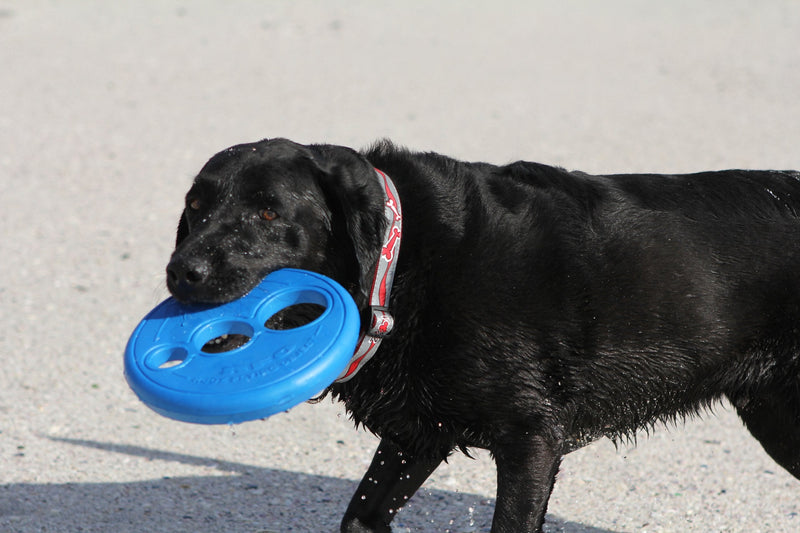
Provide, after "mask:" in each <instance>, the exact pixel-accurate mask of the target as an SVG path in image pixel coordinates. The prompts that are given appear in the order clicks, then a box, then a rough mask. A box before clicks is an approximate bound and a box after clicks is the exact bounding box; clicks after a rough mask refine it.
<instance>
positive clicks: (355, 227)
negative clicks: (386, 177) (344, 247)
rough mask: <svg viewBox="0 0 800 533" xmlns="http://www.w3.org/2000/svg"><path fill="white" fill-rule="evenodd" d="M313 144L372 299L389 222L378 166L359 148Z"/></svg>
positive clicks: (365, 289)
mask: <svg viewBox="0 0 800 533" xmlns="http://www.w3.org/2000/svg"><path fill="white" fill-rule="evenodd" d="M309 148H311V152H312V154H313V160H314V163H315V165H316V166H317V168H318V169H319V170H320V176H319V183H320V186H321V187H322V190H323V191H324V193H325V195H326V197H327V199H328V202H329V204H330V206H331V209H332V210H333V212H334V213H333V214H334V219H336V218H338V219H339V220H340V221H342V222H343V223H344V227H345V229H346V233H347V236H348V239H349V241H350V244H351V245H352V248H353V253H354V254H355V259H356V262H357V263H358V284H359V291H360V293H361V295H362V296H363V297H365V298H366V299H368V298H369V293H370V290H371V289H372V282H373V278H374V276H375V265H376V264H377V262H378V257H379V256H380V253H381V247H382V246H383V234H384V231H385V229H386V225H387V224H388V222H387V221H386V218H385V216H384V193H383V189H382V186H381V184H380V182H379V181H378V177H377V174H376V172H375V169H374V168H373V167H372V165H371V164H370V163H369V162H368V161H367V160H366V159H365V158H364V157H362V156H361V155H360V154H359V153H358V152H356V151H354V150H351V149H350V148H345V147H341V146H330V145H316V146H311V147H309ZM334 222H335V220H334Z"/></svg>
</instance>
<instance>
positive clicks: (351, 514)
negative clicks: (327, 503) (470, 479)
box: [341, 439, 444, 533]
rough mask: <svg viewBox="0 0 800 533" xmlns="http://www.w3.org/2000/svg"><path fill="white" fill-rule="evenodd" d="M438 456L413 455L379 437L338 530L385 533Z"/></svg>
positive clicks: (434, 468) (439, 461) (426, 477)
mask: <svg viewBox="0 0 800 533" xmlns="http://www.w3.org/2000/svg"><path fill="white" fill-rule="evenodd" d="M443 459H444V457H442V458H441V459H438V460H437V459H417V458H414V457H411V456H409V455H407V454H405V453H404V452H403V451H402V450H401V449H400V448H398V447H397V446H395V445H394V444H392V443H390V442H389V441H387V440H386V439H384V440H382V441H381V443H380V445H379V446H378V450H377V451H376V452H375V456H374V457H373V458H372V463H371V464H370V466H369V469H368V470H367V473H366V474H364V478H363V479H362V480H361V483H360V484H359V485H358V489H357V490H356V493H355V494H354V495H353V499H352V500H350V505H348V507H347V512H346V513H345V515H344V519H343V520H342V526H341V531H342V533H388V532H390V531H391V527H390V526H389V523H390V522H391V521H392V518H394V516H395V514H396V513H397V511H398V510H399V509H400V508H401V507H403V505H405V503H406V502H407V501H408V499H409V498H411V496H412V495H413V494H414V493H415V492H416V491H417V489H418V488H419V487H420V486H422V483H424V482H425V480H426V479H428V476H430V475H431V473H432V472H433V471H434V470H436V467H437V466H439V463H441V462H442V460H443Z"/></svg>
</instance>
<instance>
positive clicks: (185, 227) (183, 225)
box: [175, 211, 189, 248]
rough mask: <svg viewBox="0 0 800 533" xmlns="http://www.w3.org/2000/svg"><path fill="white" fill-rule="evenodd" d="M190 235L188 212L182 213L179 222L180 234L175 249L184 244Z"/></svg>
mask: <svg viewBox="0 0 800 533" xmlns="http://www.w3.org/2000/svg"><path fill="white" fill-rule="evenodd" d="M188 235H189V223H188V222H187V221H186V211H184V212H183V213H181V221H180V222H178V234H177V235H176V237H175V247H176V248H177V247H178V245H179V244H180V243H181V242H183V239H185V238H186V237H187V236H188Z"/></svg>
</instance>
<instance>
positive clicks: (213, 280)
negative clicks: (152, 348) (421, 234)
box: [167, 139, 386, 303]
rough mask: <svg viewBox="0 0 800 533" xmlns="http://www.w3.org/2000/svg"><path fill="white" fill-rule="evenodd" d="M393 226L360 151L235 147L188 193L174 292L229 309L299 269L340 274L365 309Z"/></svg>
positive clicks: (264, 144) (286, 145)
mask: <svg viewBox="0 0 800 533" xmlns="http://www.w3.org/2000/svg"><path fill="white" fill-rule="evenodd" d="M385 225H386V221H385V219H384V217H383V193H382V188H381V186H380V184H379V183H378V180H377V178H376V177H375V172H374V170H373V169H372V167H371V165H370V164H369V162H368V161H366V160H365V159H364V158H363V157H361V156H360V155H359V154H358V153H357V152H355V151H353V150H350V149H349V148H344V147H339V146H330V145H310V146H303V145H299V144H296V143H293V142H291V141H288V140H285V139H273V140H263V141H260V142H256V143H251V144H242V145H237V146H233V147H231V148H228V149H227V150H224V151H222V152H220V153H218V154H216V155H215V156H214V157H212V158H211V159H210V160H209V161H208V163H206V165H205V166H204V167H203V169H202V170H201V171H200V173H199V174H198V176H197V177H196V178H195V180H194V183H193V185H192V187H191V189H190V190H189V192H188V193H187V195H186V205H185V208H184V211H183V215H182V216H181V219H180V224H179V226H178V236H177V243H176V246H175V251H174V252H173V254H172V258H171V260H170V262H169V264H168V265H167V287H168V288H169V290H170V292H171V293H172V295H173V296H175V297H176V298H177V299H178V300H181V301H184V302H193V303H200V302H203V303H224V302H228V301H231V300H234V299H236V298H239V297H241V296H243V295H244V294H246V293H247V292H249V291H250V290H251V289H252V288H253V287H255V286H256V285H257V284H258V283H259V282H260V281H261V280H262V279H263V278H264V277H265V276H266V275H267V274H269V273H270V272H272V271H274V270H277V269H279V268H286V267H291V268H301V269H306V270H312V271H315V272H319V273H322V274H326V275H328V276H330V277H332V278H333V279H335V280H337V281H339V282H340V283H341V284H343V285H344V286H345V287H347V288H348V289H349V290H350V291H351V293H352V294H353V296H354V297H355V298H356V301H357V302H359V303H362V302H363V300H364V297H365V294H366V293H367V292H368V291H369V290H370V283H371V271H372V269H373V268H374V267H375V264H376V261H377V259H378V254H379V253H380V247H381V240H382V235H383V231H384V228H385Z"/></svg>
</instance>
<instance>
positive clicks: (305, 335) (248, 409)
mask: <svg viewBox="0 0 800 533" xmlns="http://www.w3.org/2000/svg"><path fill="white" fill-rule="evenodd" d="M295 304H316V305H318V306H322V307H324V310H323V311H322V313H321V314H320V316H318V317H317V318H315V319H314V320H312V321H311V322H309V323H307V324H304V325H302V326H300V327H297V328H293V329H285V330H277V329H270V328H269V327H267V326H266V325H265V324H266V323H267V322H268V320H269V319H270V317H272V316H273V315H275V314H276V313H278V312H280V311H281V310H283V309H285V308H287V307H290V306H292V305H295ZM359 329H360V318H359V313H358V308H357V307H356V304H355V302H354V301H353V298H352V297H351V296H350V294H349V293H348V292H347V291H346V290H345V289H344V288H343V287H342V286H341V285H339V284H338V283H336V282H335V281H333V280H331V279H330V278H327V277H325V276H323V275H321V274H316V273H314V272H308V271H304V270H294V269H282V270H278V271H276V272H273V273H272V274H270V275H269V276H267V277H266V278H264V280H263V281H262V282H261V283H260V284H259V285H258V286H257V287H256V288H255V289H253V290H252V291H251V292H250V293H249V294H247V295H246V296H243V297H242V298H240V299H238V300H235V301H233V302H229V303H227V304H222V305H216V306H212V305H184V304H181V303H180V302H178V301H177V300H175V299H173V298H168V299H166V300H165V301H163V302H162V303H161V304H159V305H158V306H157V307H155V308H154V309H153V310H152V311H151V312H150V313H149V314H148V315H147V316H145V317H144V319H142V321H141V323H140V324H139V325H138V326H137V327H136V329H135V330H134V332H133V334H131V337H130V339H129V340H128V345H127V347H126V349H125V378H126V379H127V380H128V384H129V385H130V387H131V389H133V391H134V392H135V393H136V395H137V396H138V397H139V399H141V400H142V401H143V402H144V403H145V404H146V405H147V406H149V407H150V408H151V409H153V410H154V411H156V412H158V413H160V414H162V415H164V416H167V417H169V418H173V419H176V420H181V421H184V422H194V423H198V424H235V423H239V422H245V421H248V420H255V419H259V418H265V417H268V416H270V415H273V414H275V413H278V412H281V411H285V410H286V409H289V408H290V407H293V406H295V405H297V404H299V403H302V402H304V401H306V400H308V399H309V398H311V397H313V396H314V395H316V394H317V393H319V392H320V391H322V390H324V389H325V388H326V387H327V386H328V385H330V384H331V383H332V382H333V381H334V380H335V379H336V378H337V377H338V376H339V374H341V372H342V371H343V370H344V369H345V367H346V366H347V364H348V362H349V361H350V358H351V356H352V355H353V350H354V349H355V345H356V342H357V341H358V336H359ZM230 338H235V339H236V340H237V341H239V342H238V343H236V344H234V345H233V346H234V347H233V348H232V349H229V350H228V351H222V352H219V353H214V352H215V351H216V350H213V349H211V348H210V346H213V345H214V344H215V342H220V340H221V339H230Z"/></svg>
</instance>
